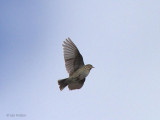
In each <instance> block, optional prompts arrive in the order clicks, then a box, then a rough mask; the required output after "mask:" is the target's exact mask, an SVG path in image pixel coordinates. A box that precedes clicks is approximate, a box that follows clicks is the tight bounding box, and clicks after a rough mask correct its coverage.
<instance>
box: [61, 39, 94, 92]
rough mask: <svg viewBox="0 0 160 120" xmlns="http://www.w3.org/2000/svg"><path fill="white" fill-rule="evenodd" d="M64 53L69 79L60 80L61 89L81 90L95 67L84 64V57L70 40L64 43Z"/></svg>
mask: <svg viewBox="0 0 160 120" xmlns="http://www.w3.org/2000/svg"><path fill="white" fill-rule="evenodd" d="M63 53H64V60H65V66H66V70H67V72H68V73H69V77H68V78H65V79H61V80H58V85H59V88H60V90H63V89H64V88H65V87H66V86H67V85H68V88H69V90H75V89H80V88H81V87H82V86H83V84H84V82H85V79H86V77H87V76H88V74H89V72H90V70H91V69H92V68H94V67H93V66H92V65H91V64H87V65H85V64H84V62H83V57H82V55H81V54H80V52H79V50H78V48H77V47H76V45H75V44H74V43H73V42H72V40H71V39H70V38H67V39H66V41H64V43H63Z"/></svg>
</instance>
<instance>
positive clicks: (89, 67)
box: [85, 64, 94, 70]
mask: <svg viewBox="0 0 160 120" xmlns="http://www.w3.org/2000/svg"><path fill="white" fill-rule="evenodd" d="M85 67H86V68H87V69H88V70H91V69H92V68H94V67H93V66H92V65H91V64H87V65H85Z"/></svg>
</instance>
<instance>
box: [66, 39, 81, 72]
mask: <svg viewBox="0 0 160 120" xmlns="http://www.w3.org/2000/svg"><path fill="white" fill-rule="evenodd" d="M63 52H64V60H65V66H66V70H67V72H68V73H69V75H72V74H73V72H75V71H76V70H77V69H78V68H80V67H82V66H83V65H84V62H83V57H82V55H81V54H80V52H79V50H78V48H77V47H76V45H75V44H74V43H73V42H72V41H71V39H70V38H68V39H66V41H64V43H63Z"/></svg>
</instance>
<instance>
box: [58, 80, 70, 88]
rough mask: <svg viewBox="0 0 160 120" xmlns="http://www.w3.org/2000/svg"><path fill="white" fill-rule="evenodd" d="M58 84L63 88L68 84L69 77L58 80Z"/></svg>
mask: <svg viewBox="0 0 160 120" xmlns="http://www.w3.org/2000/svg"><path fill="white" fill-rule="evenodd" d="M58 85H59V89H60V90H63V89H64V88H65V87H66V86H67V85H68V83H67V78H65V79H62V80H58Z"/></svg>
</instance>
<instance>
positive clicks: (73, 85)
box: [68, 78, 85, 90]
mask: <svg viewBox="0 0 160 120" xmlns="http://www.w3.org/2000/svg"><path fill="white" fill-rule="evenodd" d="M84 82H85V78H84V79H83V80H81V81H77V82H72V83H71V84H69V85H68V88H69V89H70V90H74V89H80V88H81V87H82V86H83V84H84Z"/></svg>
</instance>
